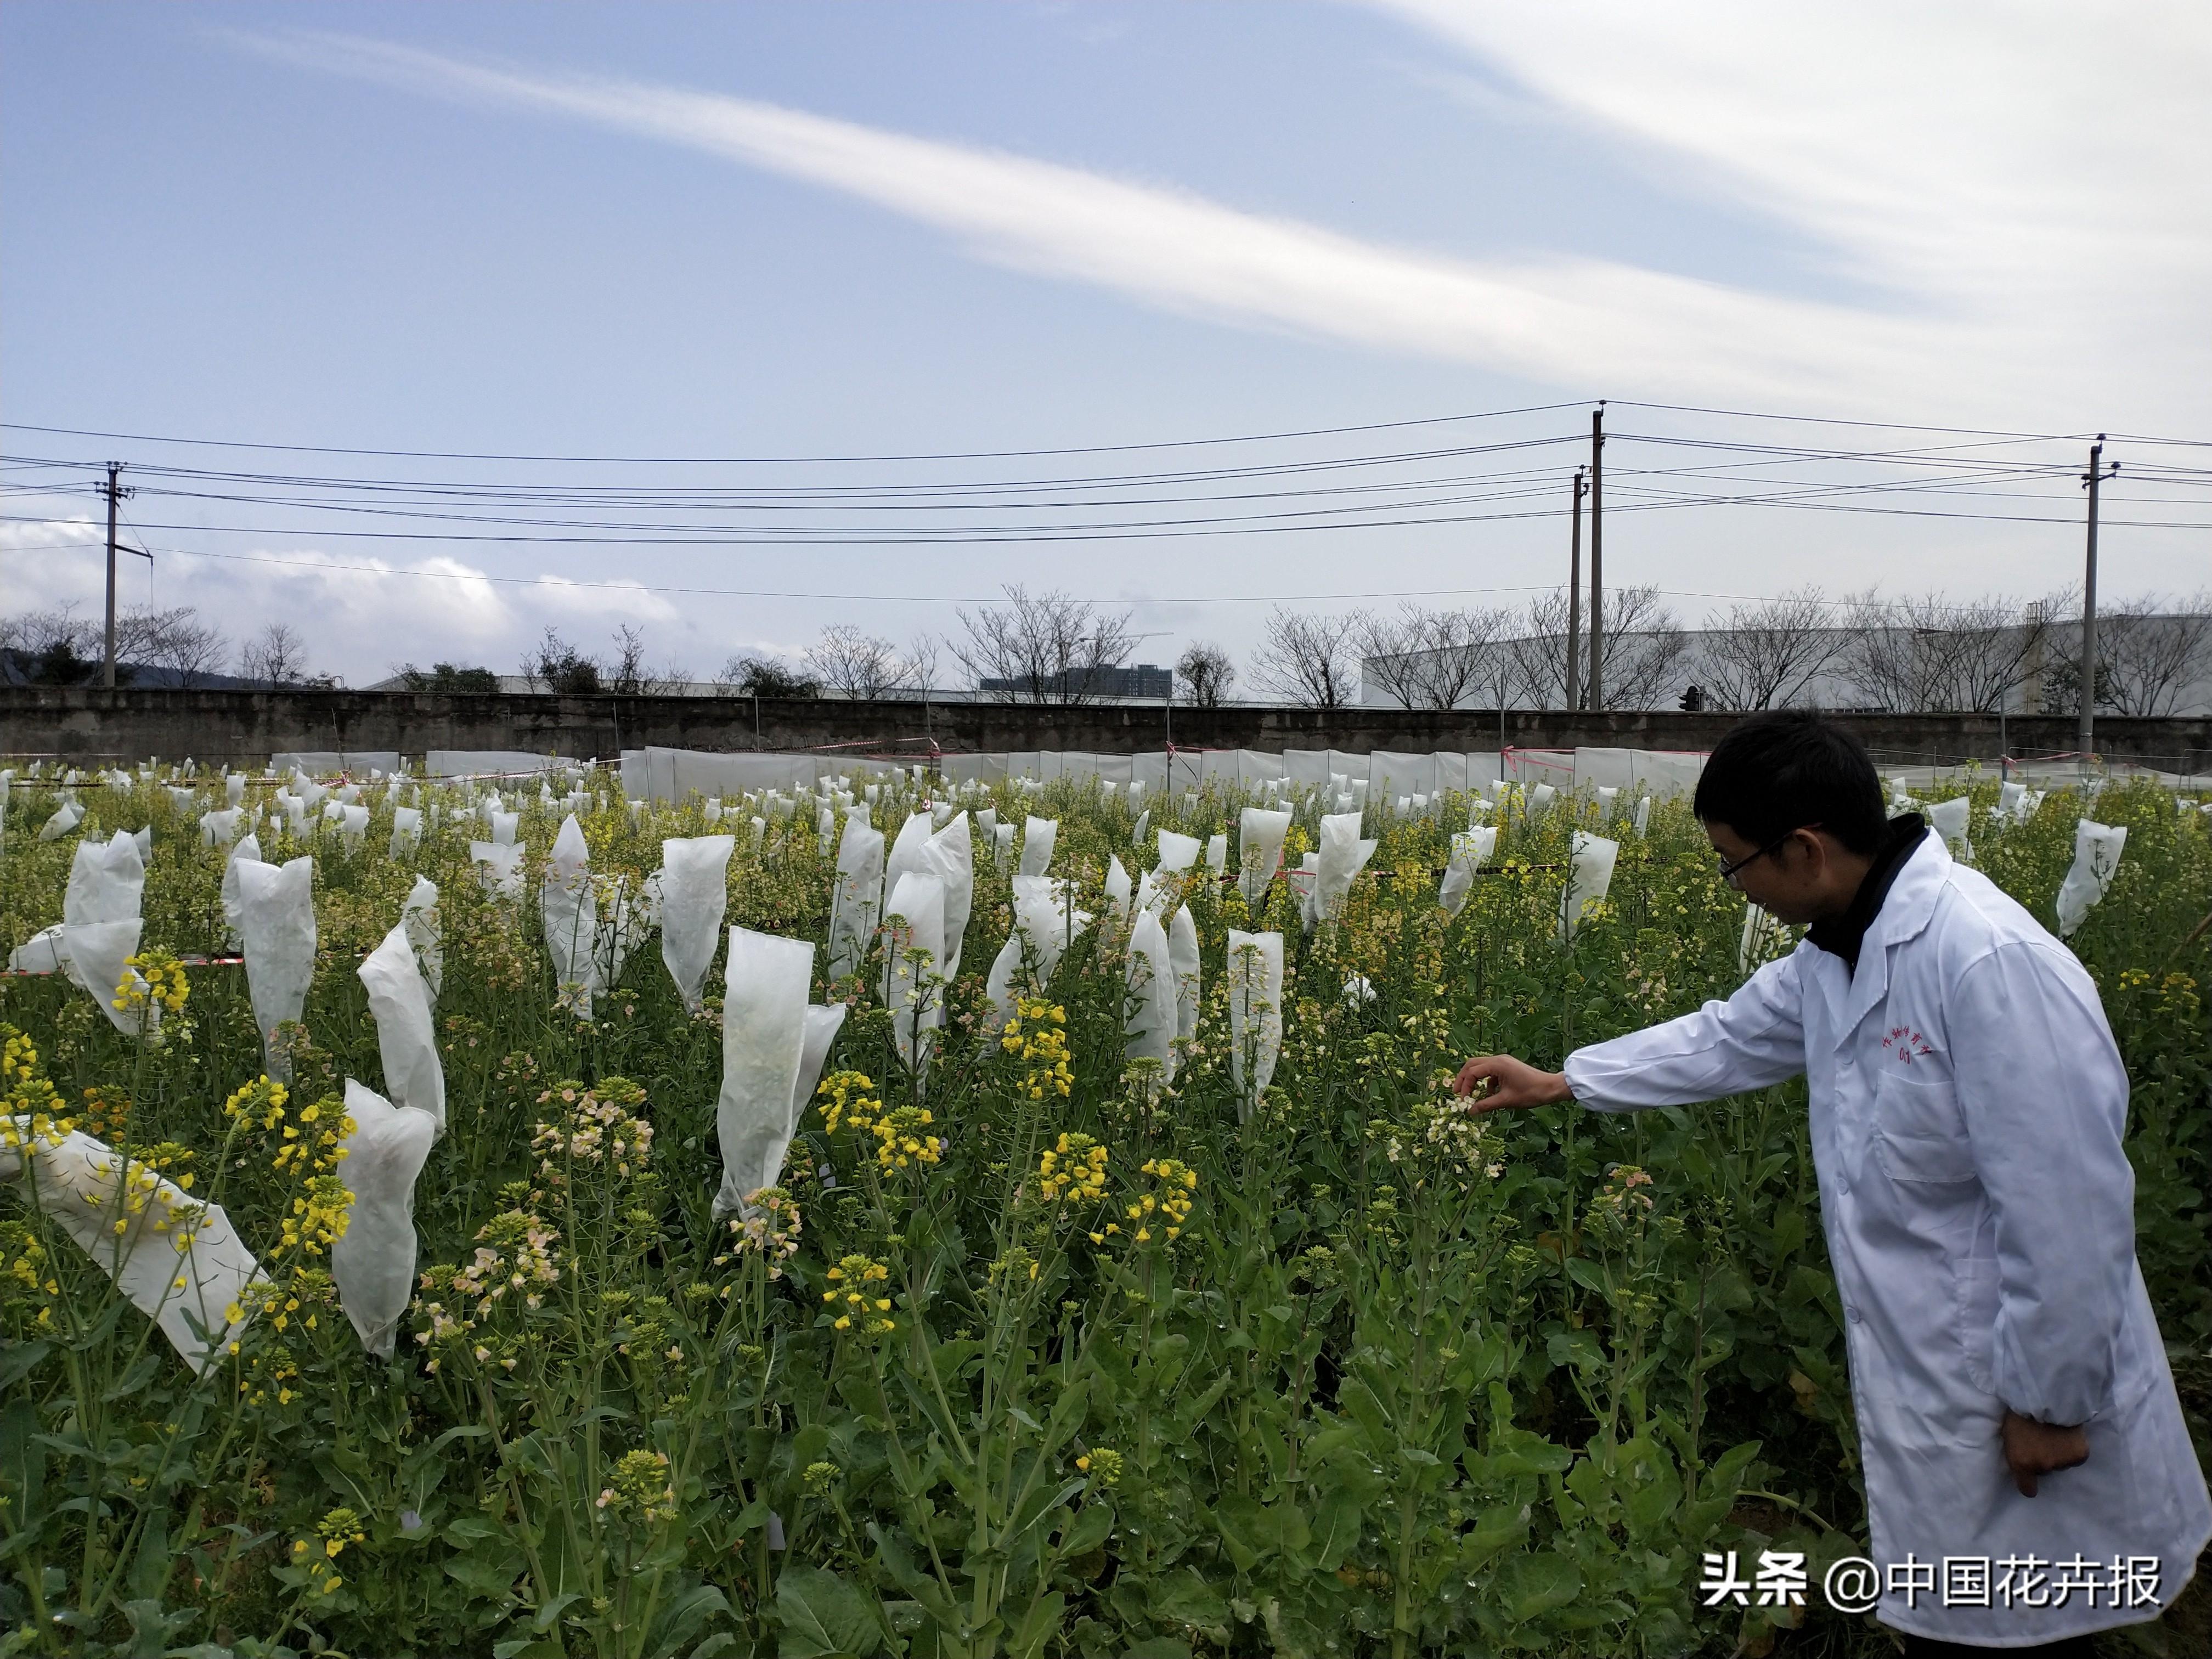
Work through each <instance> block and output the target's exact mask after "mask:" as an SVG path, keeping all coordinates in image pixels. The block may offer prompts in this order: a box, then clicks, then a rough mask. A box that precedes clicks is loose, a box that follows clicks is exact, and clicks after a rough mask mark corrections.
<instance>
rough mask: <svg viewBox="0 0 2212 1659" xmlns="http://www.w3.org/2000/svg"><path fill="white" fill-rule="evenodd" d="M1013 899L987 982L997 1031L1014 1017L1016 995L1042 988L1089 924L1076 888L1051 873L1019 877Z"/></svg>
mask: <svg viewBox="0 0 2212 1659" xmlns="http://www.w3.org/2000/svg"><path fill="white" fill-rule="evenodd" d="M1013 900H1014V927H1013V932H1012V933H1009V934H1008V935H1007V936H1006V944H1005V945H1004V946H1003V947H1001V949H1000V951H999V954H998V957H996V959H994V961H993V962H992V963H991V972H990V975H989V977H988V979H987V981H985V984H984V994H986V995H987V996H988V997H989V999H990V1000H991V1006H992V1009H993V1013H992V1016H991V1018H990V1019H989V1021H988V1029H989V1030H994V1031H995V1030H1000V1028H1002V1027H1003V1026H1004V1025H1005V1024H1006V1022H1007V1021H1008V1020H1010V1019H1012V1018H1013V1015H1014V1000H1015V998H1016V997H1017V996H1018V995H1019V994H1020V993H1021V992H1022V991H1024V990H1025V989H1033V990H1036V991H1039V992H1042V991H1043V990H1044V989H1045V988H1046V987H1048V986H1049V985H1050V984H1051V983H1052V976H1053V975H1054V972H1055V971H1056V970H1057V969H1059V967H1060V957H1061V956H1062V955H1063V954H1065V952H1066V950H1067V947H1068V946H1069V945H1073V943H1074V942H1075V939H1076V936H1077V935H1078V934H1079V933H1082V932H1083V931H1084V929H1085V928H1086V927H1090V926H1091V913H1090V912H1089V911H1087V910H1079V909H1077V908H1074V892H1073V888H1072V887H1071V886H1070V885H1069V884H1067V883H1066V882H1064V881H1055V880H1054V879H1053V878H1050V877H1049V876H1016V877H1015V878H1014V879H1013Z"/></svg>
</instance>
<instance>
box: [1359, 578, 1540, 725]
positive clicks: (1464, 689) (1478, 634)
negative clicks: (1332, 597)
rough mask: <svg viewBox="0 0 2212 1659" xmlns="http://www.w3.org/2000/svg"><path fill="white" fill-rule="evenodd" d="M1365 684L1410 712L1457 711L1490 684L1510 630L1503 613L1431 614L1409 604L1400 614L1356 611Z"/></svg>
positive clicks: (1399, 611) (1429, 611)
mask: <svg viewBox="0 0 2212 1659" xmlns="http://www.w3.org/2000/svg"><path fill="white" fill-rule="evenodd" d="M1353 615H1354V616H1355V617H1357V618H1358V632H1357V635H1356V637H1357V640H1358V647H1359V654H1360V676H1361V680H1362V683H1363V684H1366V683H1369V682H1372V683H1373V684H1376V685H1379V686H1380V687H1381V688H1382V689H1383V690H1384V691H1386V692H1388V693H1389V695H1390V696H1391V697H1392V698H1393V699H1394V700H1395V702H1397V703H1398V704H1399V706H1400V707H1401V708H1457V707H1458V706H1459V704H1460V702H1462V699H1464V698H1466V697H1468V696H1472V695H1473V694H1474V691H1475V690H1478V689H1479V688H1480V686H1481V685H1482V684H1485V681H1486V670H1487V668H1488V667H1489V665H1490V659H1491V658H1492V656H1493V655H1495V654H1497V653H1498V650H1499V649H1500V635H1503V634H1504V632H1505V629H1506V616H1505V613H1504V611H1431V610H1429V609H1427V608H1426V607H1425V606H1422V605H1413V604H1411V603H1408V604H1406V605H1401V607H1399V610H1398V611H1397V613H1396V614H1395V616H1375V615H1369V614H1367V613H1365V612H1359V611H1355V612H1354V613H1353Z"/></svg>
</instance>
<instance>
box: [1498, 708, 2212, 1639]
mask: <svg viewBox="0 0 2212 1659" xmlns="http://www.w3.org/2000/svg"><path fill="white" fill-rule="evenodd" d="M1695 805H1696V810H1697V813H1698V817H1699V819H1700V820H1701V821H1702V822H1703V823H1704V824H1705V833H1706V836H1707V838H1708V839H1709V840H1710V841H1711V842H1712V845H1713V850H1714V852H1715V854H1717V857H1718V858H1719V860H1720V862H1721V866H1722V874H1723V877H1724V878H1725V879H1726V880H1727V881H1728V882H1729V884H1731V885H1733V886H1734V887H1735V888H1736V889H1737V890H1739V891H1741V892H1742V893H1743V894H1745V895H1746V896H1747V897H1748V898H1749V899H1750V900H1751V901H1752V902H1754V903H1757V904H1759V905H1760V906H1761V907H1762V908H1765V910H1766V911H1768V912H1769V913H1770V914H1771V915H1774V916H1775V917H1777V918H1778V919H1779V920H1780V921H1784V922H1788V923H1792V924H1809V932H1808V935H1807V937H1806V939H1804V941H1803V942H1802V944H1800V945H1798V947H1797V949H1796V951H1795V952H1794V953H1793V954H1791V955H1790V956H1788V957H1784V958H1783V959H1782V960H1781V961H1778V962H1771V963H1767V964H1766V965H1765V967H1763V968H1761V969H1759V971H1758V972H1757V973H1756V974H1754V975H1752V977H1751V979H1750V980H1749V981H1747V983H1746V984H1745V985H1744V987H1742V988H1741V990H1739V991H1738V992H1737V993H1736V994H1735V995H1734V996H1732V997H1730V998H1729V1000H1727V1001H1725V1002H1710V1003H1707V1004H1706V1005H1705V1006H1704V1007H1703V1008H1701V1009H1699V1011H1698V1012H1695V1013H1692V1014H1686V1015H1685V1016H1683V1017H1682V1018H1680V1019H1675V1020H1669V1021H1668V1022H1667V1023H1666V1024H1662V1025H1655V1026H1653V1027H1651V1028H1650V1030H1643V1031H1638V1032H1635V1033H1633V1034H1632V1035H1630V1036H1624V1037H1617V1038H1615V1039H1614V1040H1613V1041H1612V1042H1600V1043H1595V1044H1593V1045H1592V1046H1590V1047H1589V1048H1581V1049H1577V1051H1576V1052H1574V1053H1573V1054H1570V1055H1568V1056H1567V1060H1566V1065H1565V1069H1564V1070H1563V1071H1560V1072H1545V1071H1541V1070H1539V1069H1538V1068H1537V1067H1535V1066H1530V1065H1528V1064H1526V1063H1525V1062H1523V1061H1522V1060H1516V1059H1513V1058H1511V1057H1510V1056H1507V1055H1486V1056H1483V1057H1480V1058H1478V1059H1474V1060H1469V1061H1468V1063H1467V1066H1465V1068H1464V1069H1463V1070H1462V1072H1461V1073H1460V1079H1459V1085H1458V1086H1459V1089H1460V1092H1461V1093H1462V1094H1468V1095H1474V1094H1475V1093H1476V1091H1477V1090H1478V1089H1479V1088H1480V1085H1482V1084H1484V1083H1486V1082H1487V1083H1488V1084H1489V1085H1492V1086H1491V1088H1490V1090H1489V1091H1488V1092H1487V1093H1486V1095H1483V1096H1481V1097H1479V1098H1477V1099H1476V1100H1475V1101H1474V1108H1475V1109H1478V1110H1495V1109H1499V1108H1504V1107H1516V1106H1534V1105H1541V1104H1544V1103H1552V1102H1559V1101H1565V1100H1577V1101H1579V1102H1581V1103H1583V1105H1585V1106H1589V1107H1591V1108H1593V1109H1596V1110H1599V1111H1632V1110H1636V1109H1640V1108H1643V1107H1647V1106H1668V1105H1681V1104H1686V1103H1690V1102H1693V1101H1702V1100H1711V1099H1715V1098H1717V1097H1720V1096H1723V1095H1729V1094H1734V1093H1736V1092H1738V1091H1743V1090H1748V1089H1758V1088H1763V1087H1765V1086H1766V1085H1771V1084H1775V1083H1779V1082H1781V1081H1782V1080H1784V1079H1786V1078H1789V1077H1792V1076H1795V1075H1796V1073H1800V1072H1802V1073H1805V1075H1806V1079H1807V1082H1808V1088H1809V1092H1810V1097H1811V1129H1812V1143H1813V1158H1814V1166H1815V1169H1816V1170H1817V1172H1818V1175H1819V1177H1820V1207H1821V1216H1822V1223H1823V1227H1824V1230H1825V1231H1826V1236H1827V1242H1828V1254H1829V1256H1830V1259H1831V1261H1832V1264H1833V1267H1834V1269H1835V1275H1836V1287H1837V1290H1838V1294H1839V1295H1840V1296H1841V1297H1842V1299H1843V1304H1844V1344H1845V1348H1846V1352H1847V1353H1848V1356H1849V1359H1850V1377H1851V1394H1852V1400H1853V1403H1854V1406H1855V1407H1856V1411H1857V1421H1858V1431H1859V1440H1860V1448H1861V1452H1862V1456H1863V1464H1864V1468H1865V1471H1866V1493H1867V1509H1868V1514H1869V1522H1870V1526H1871V1530H1872V1534H1873V1535H1872V1540H1871V1548H1872V1553H1873V1559H1874V1560H1875V1564H1876V1565H1877V1567H1878V1568H1879V1569H1880V1571H1881V1573H1882V1575H1883V1581H1882V1582H1883V1586H1884V1589H1885V1593H1884V1594H1883V1595H1882V1598H1881V1605H1880V1607H1879V1608H1878V1610H1877V1616H1878V1617H1879V1618H1880V1619H1881V1620H1882V1621H1883V1622H1884V1623H1886V1624H1888V1625H1890V1626H1894V1627H1895V1628H1896V1629H1898V1630H1899V1631H1902V1632H1905V1637H1906V1652H1907V1654H1908V1655H1941V1654H1944V1653H1947V1652H1951V1651H1954V1650H1957V1649H1958V1648H1960V1647H1963V1648H1971V1649H1991V1648H2005V1649H2013V1650H2020V1649H2026V1648H2036V1647H2040V1646H2043V1645H2044V1644H2051V1651H2053V1652H2062V1653H2063V1652H2075V1651H2079V1652H2081V1653H2084V1654H2086V1653H2087V1641H2088V1635H2087V1633H2088V1632H2093V1631H2097V1630H2102V1629H2105V1628H2107V1627H2110V1626H2118V1625H2124V1624H2133V1623H2138V1622H2141V1621H2143V1620H2148V1619H2151V1618H2154V1617H2155V1616H2156V1615H2157V1613H2158V1612H2159V1610H2160V1606H2162V1605H2164V1604H2168V1603H2171V1602H2172V1599H2173V1597H2174V1595H2175V1594H2176V1593H2177V1592H2179V1589H2181V1587H2182V1585H2183V1584H2184V1583H2186V1582H2187V1580H2188V1577H2189V1576H2190V1574H2191V1571H2193V1569H2194V1566H2195V1564H2196V1559H2197V1553H2198V1552H2199V1551H2200V1550H2202V1549H2203V1547H2204V1546H2205V1543H2206V1541H2207V1540H2208V1538H2212V1500H2208V1497H2207V1493H2206V1488H2205V1482H2204V1477H2203V1471H2202V1470H2201V1469H2200V1468H2199V1467H2198V1464H2197V1457H2196V1455H2195V1452H2194V1451H2193V1449H2191V1444H2190V1440H2189V1434H2188V1431H2187V1429H2186V1427H2185V1425H2184V1422H2183V1419H2182V1415H2181V1408H2180V1405H2179V1401H2178V1400H2177V1399H2176V1397H2175V1395H2174V1389H2173V1378H2172V1372H2171V1371H2170V1370H2168V1369H2167V1365H2166V1352H2165V1349H2164V1347H2163V1346H2162V1345H2161V1343H2160V1339H2159V1332H2158V1325H2157V1322H2156V1320H2155V1319H2154V1317H2153V1316H2152V1312H2151V1306H2150V1299H2149V1296H2148V1292H2147V1291H2145V1289H2144V1286H2143V1279H2142V1272H2141V1270H2140V1269H2139V1268H2138V1267H2137V1266H2136V1254H2135V1217H2134V1208H2133V1206H2134V1194H2135V1180H2134V1174H2133V1171H2132V1170H2131V1169H2130V1166H2129V1164H2128V1160H2127V1157H2126V1154H2125V1153H2124V1151H2123V1150H2122V1146H2121V1139H2122V1136H2123V1134H2124V1131H2125V1128H2126V1125H2127V1115H2128V1077H2127V1072H2126V1070H2125V1068H2124V1066H2123V1065H2122V1064H2121V1060H2120V1055H2119V1051H2118V1048H2116V1047H2115V1046H2114V1044H2113V1042H2112V1030H2111V1028H2110V1027H2109V1026H2108V1025H2107V1024H2106V1019H2105V1014H2104V1009H2103V1006H2101V1004H2100V1002H2099V1000H2098V997H2097V990H2096V987H2095V985H2094V983H2093V981H2091V980H2090V978H2089V975H2088V974H2087V972H2086V971H2084V969H2082V967H2081V963H2079V962H2078V961H2076V960H2075V957H2073V955H2072V954H2071V953H2070V952H2069V951H2068V950H2067V949H2066V947H2065V946H2063V945H2061V944H2059V943H2058V941H2057V940H2056V939H2053V938H2051V935H2050V934H2049V933H2046V932H2045V930H2044V929H2043V927H2041V926H2040V925H2039V923H2038V922H2037V921H2036V920H2035V919H2034V917H2033V916H2031V915H2029V914H2028V913H2027V911H2026V910H2024V909H2022V908H2021V907H2020V905H2018V904H2017V903H2015V902H2014V901H2013V900H2011V899H2010V898H2008V897H2007V896H2005V895H2004V894H2003V893H2002V892H2001V891H1999V890H1998V889H1997V888H1996V886H1995V885H1994V884H1991V883H1990V881H1989V880H1988V879H1987V878H1984V876H1982V875H1981V874H1980V873H1979V872H1977V871H1973V870H1971V869H1968V868H1966V867H1965V866H1961V865H1959V864H1956V863H1954V861H1953V860H1952V859H1951V857H1950V855H1949V854H1948V852H1947V851H1946V850H1945V848H1944V845H1943V842H1942V837H1941V836H1936V835H1935V834H1933V833H1931V832H1929V830H1928V829H1926V828H1925V827H1924V826H1923V824H1922V823H1921V822H1920V820H1919V819H1918V818H1917V817H1905V818H1899V819H1898V820H1896V821H1895V823H1889V822H1887V821H1886V819H1885V817H1884V811H1883V804H1882V794H1881V781H1880V780H1879V779H1878V778H1877V776H1876V775H1875V769H1874V767H1873V765H1872V763H1870V762H1869V760H1868V758H1867V757H1866V753H1865V751H1864V750H1863V749H1862V748H1861V747H1860V746H1859V744H1858V742H1857V739H1856V738H1853V737H1851V736H1850V734H1849V733H1848V732H1844V731H1843V730H1842V729H1841V728H1840V727H1838V726H1833V725H1832V724H1830V723H1828V722H1826V721H1825V720H1820V719H1819V718H1818V717H1816V716H1814V715H1810V714H1797V713H1777V714H1763V715H1759V716H1756V717H1754V718H1753V719H1752V720H1747V721H1745V722H1744V723H1743V724H1742V725H1741V726H1736V727H1735V729H1734V730H1732V731H1731V732H1729V734H1728V735H1727V736H1726V737H1725V738H1723V739H1722V741H1721V743H1720V744H1719V745H1718V746H1717V748H1716V749H1715V750H1713V753H1712V757H1711V759H1710V761H1709V762H1708V763H1707V764H1706V767H1705V772H1704V774H1703V775H1702V777H1701V778H1700V780H1699V785H1698V791H1697V796H1696V802H1695ZM2153 1574H2155V1584H2154V1586H2151V1587H2149V1588H2148V1589H2146V1588H2145V1586H2146V1584H2148V1580H2149V1578H2150V1577H2151V1575H2153ZM2153 1596H2154V1597H2155V1600H2153V1599H2152V1597H2153Z"/></svg>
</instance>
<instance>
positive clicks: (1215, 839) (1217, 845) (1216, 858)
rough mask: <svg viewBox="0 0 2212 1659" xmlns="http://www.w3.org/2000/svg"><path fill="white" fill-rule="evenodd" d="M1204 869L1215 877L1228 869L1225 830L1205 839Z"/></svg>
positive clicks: (1227, 838) (1226, 832) (1227, 844)
mask: <svg viewBox="0 0 2212 1659" xmlns="http://www.w3.org/2000/svg"><path fill="white" fill-rule="evenodd" d="M1206 868H1207V869H1209V870H1211V871H1212V872H1213V873H1214V874H1215V875H1217V876H1218V875H1220V874H1221V873H1222V872H1225V871H1226V870H1227V869H1228V868H1229V832H1228V831H1227V830H1226V829H1225V830H1223V831H1221V832H1220V833H1219V834H1218V835H1214V836H1207V837H1206Z"/></svg>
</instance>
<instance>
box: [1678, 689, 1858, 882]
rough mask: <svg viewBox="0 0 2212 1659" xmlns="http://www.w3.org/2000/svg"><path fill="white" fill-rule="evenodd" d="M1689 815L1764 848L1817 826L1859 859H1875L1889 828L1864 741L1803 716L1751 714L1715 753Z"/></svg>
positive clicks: (1799, 712) (1794, 712)
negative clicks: (1866, 855)
mask: <svg viewBox="0 0 2212 1659" xmlns="http://www.w3.org/2000/svg"><path fill="white" fill-rule="evenodd" d="M1692 808H1693V810H1694V811H1696V813H1697V815H1698V816H1699V817H1700V818H1702V819H1704V820H1705V822H1706V823H1724V824H1726V825H1728V827H1729V829H1733V830H1735V833H1736V834H1737V835H1738V836H1741V837H1742V838H1743V839H1744V840H1745V841H1747V842H1753V843H1754V844H1755V845H1757V846H1760V847H1764V846H1765V845H1766V844H1767V843H1768V842H1771V841H1779V840H1780V839H1781V838H1782V837H1783V836H1786V835H1788V834H1789V833H1790V831H1791V830H1792V829H1802V828H1803V827H1804V826H1805V825H1808V824H1814V823H1817V824H1819V825H1820V826H1821V827H1822V828H1823V829H1826V831H1827V832H1828V833H1829V834H1830V835H1832V836H1834V837H1835V838H1836V839H1837V840H1838V841H1839V842H1842V843H1843V844H1844V846H1845V847H1846V848H1849V849H1850V851H1852V852H1854V853H1873V852H1875V851H1877V850H1878V849H1879V848H1881V842H1882V836H1883V831H1884V829H1885V827H1886V825H1887V823H1888V815H1887V812H1886V811H1885V810H1884V807H1883V805H1882V796H1881V778H1880V777H1879V776H1877V775H1875V769H1874V763H1873V762H1872V761H1870V760H1869V759H1868V758H1867V751H1866V749H1865V747H1864V746H1863V744H1861V743H1860V742H1859V740H1858V739H1857V738H1856V737H1854V736H1852V735H1851V733H1850V732H1847V731H1845V730H1844V728H1843V727H1842V726H1838V725H1837V724H1835V722H1834V721H1832V720H1823V719H1821V718H1820V716H1819V715H1818V714H1810V713H1808V712H1807V711H1805V710H1803V709H1798V708H1776V709H1771V710H1769V711H1768V712H1766V713H1765V714H1754V715H1753V716H1752V717H1751V718H1750V719H1749V720H1745V721H1744V722H1743V723H1742V724H1741V725H1740V726H1731V727H1730V728H1729V732H1728V734H1727V735H1726V736H1725V737H1723V738H1722V739H1721V740H1720V742H1718V743H1717V744H1714V745H1713V752H1712V755H1711V757H1710V758H1709V759H1707V761H1706V762H1705V772H1704V773H1703V775H1700V776H1699V779H1698V793H1697V795H1696V798H1695V799H1694V801H1693V802H1692Z"/></svg>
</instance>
